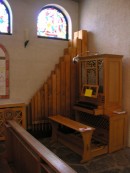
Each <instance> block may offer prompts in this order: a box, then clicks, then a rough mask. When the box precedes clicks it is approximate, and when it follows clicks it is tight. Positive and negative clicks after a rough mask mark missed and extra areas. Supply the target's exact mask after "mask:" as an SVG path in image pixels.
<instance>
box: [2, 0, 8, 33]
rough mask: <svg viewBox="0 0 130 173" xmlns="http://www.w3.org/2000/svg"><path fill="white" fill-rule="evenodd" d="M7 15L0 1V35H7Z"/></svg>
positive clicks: (5, 8) (6, 10)
mask: <svg viewBox="0 0 130 173" xmlns="http://www.w3.org/2000/svg"><path fill="white" fill-rule="evenodd" d="M9 28H10V26H9V13H8V9H7V7H6V6H5V4H4V3H3V2H1V1H0V33H9Z"/></svg>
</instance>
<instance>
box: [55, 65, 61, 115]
mask: <svg viewBox="0 0 130 173" xmlns="http://www.w3.org/2000/svg"><path fill="white" fill-rule="evenodd" d="M59 66H60V65H59V64H58V65H56V70H55V71H56V109H57V114H60V111H61V108H60V102H61V97H60V96H61V80H60V76H61V75H60V67H59Z"/></svg>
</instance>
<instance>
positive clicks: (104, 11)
mask: <svg viewBox="0 0 130 173" xmlns="http://www.w3.org/2000/svg"><path fill="white" fill-rule="evenodd" d="M80 2H81V3H80V29H84V30H88V47H89V50H90V51H98V52H100V53H110V54H111V53H113V54H121V55H123V56H124V58H123V107H124V109H125V110H127V112H128V116H129V117H130V0H82V1H80ZM129 119H130V118H129ZM129 124H130V120H129ZM129 146H130V129H129Z"/></svg>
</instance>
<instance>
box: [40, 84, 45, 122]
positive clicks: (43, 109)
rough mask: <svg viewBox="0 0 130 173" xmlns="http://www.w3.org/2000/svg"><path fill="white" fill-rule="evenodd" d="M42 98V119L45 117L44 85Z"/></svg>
mask: <svg viewBox="0 0 130 173" xmlns="http://www.w3.org/2000/svg"><path fill="white" fill-rule="evenodd" d="M40 98H41V119H42V120H43V119H44V118H45V100H44V99H45V96H44V85H43V86H42V88H41V90H40Z"/></svg>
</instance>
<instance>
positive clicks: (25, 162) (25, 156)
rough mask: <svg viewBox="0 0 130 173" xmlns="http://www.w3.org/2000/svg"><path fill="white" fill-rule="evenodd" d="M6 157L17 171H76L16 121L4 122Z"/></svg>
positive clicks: (73, 172) (35, 172)
mask: <svg viewBox="0 0 130 173" xmlns="http://www.w3.org/2000/svg"><path fill="white" fill-rule="evenodd" d="M6 130H7V141H6V143H7V145H6V146H7V158H8V161H9V162H11V163H12V164H13V165H14V168H15V170H16V172H18V173H23V172H24V173H41V172H44V173H76V171H74V170H73V169H72V168H71V167H70V166H69V165H67V164H66V163H65V162H64V161H62V160H61V159H60V158H58V157H57V156H56V155H55V154H54V153H52V152H51V151H50V150H49V149H47V148H46V147H45V146H44V145H43V144H41V143H40V142H39V141H37V139H35V138H34V137H33V136H32V135H30V134H29V133H28V132H27V131H26V130H25V129H24V128H23V127H21V126H20V125H19V124H18V123H17V122H16V121H14V120H10V121H8V124H6Z"/></svg>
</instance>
